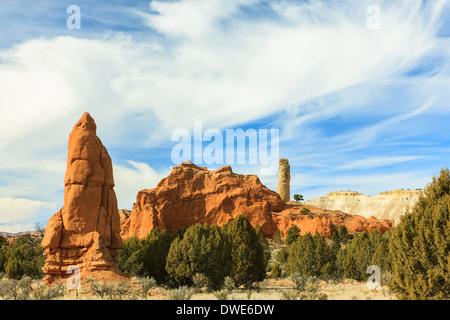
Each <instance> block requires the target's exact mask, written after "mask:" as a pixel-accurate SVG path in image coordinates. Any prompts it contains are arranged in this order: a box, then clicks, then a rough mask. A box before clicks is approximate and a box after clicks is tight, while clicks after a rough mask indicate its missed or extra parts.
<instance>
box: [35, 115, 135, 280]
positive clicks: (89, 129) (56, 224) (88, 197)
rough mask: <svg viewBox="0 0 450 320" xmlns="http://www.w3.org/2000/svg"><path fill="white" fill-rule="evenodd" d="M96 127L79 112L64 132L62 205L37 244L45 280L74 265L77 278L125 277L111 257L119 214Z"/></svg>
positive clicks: (116, 245) (119, 243)
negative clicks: (66, 144)
mask: <svg viewBox="0 0 450 320" xmlns="http://www.w3.org/2000/svg"><path fill="white" fill-rule="evenodd" d="M96 129H97V126H96V124H95V122H94V120H93V119H92V117H91V116H90V115H89V114H88V113H85V114H83V116H82V117H81V118H80V120H78V122H77V123H76V124H75V126H74V127H73V130H72V132H71V133H70V136H69V152H68V157H67V171H66V175H65V178H64V206H63V208H62V209H61V210H59V211H58V212H57V213H55V214H54V215H53V216H52V217H51V218H50V220H49V221H48V223H47V227H46V231H45V236H44V239H43V240H42V244H41V245H42V247H44V248H45V251H44V255H45V256H46V257H47V259H46V261H45V266H44V268H43V271H44V273H45V274H46V276H45V278H44V281H45V283H46V284H50V283H52V282H54V281H55V280H58V279H62V278H67V277H68V276H70V274H67V273H66V272H67V269H68V267H69V266H72V265H76V266H78V267H79V268H80V270H81V277H82V280H83V279H86V278H102V279H105V280H114V281H123V280H127V277H125V275H124V274H122V272H120V271H119V269H118V268H117V267H116V265H115V263H114V259H113V257H114V256H115V255H116V250H117V249H119V248H121V247H122V239H121V238H120V235H119V233H120V217H119V212H118V208H117V199H116V194H115V192H114V190H113V188H114V179H113V169H112V163H111V158H110V157H109V155H108V152H107V150H106V148H105V147H104V146H103V144H102V143H101V141H100V139H99V138H98V137H97V134H96Z"/></svg>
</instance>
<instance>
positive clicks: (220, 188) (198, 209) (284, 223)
mask: <svg viewBox="0 0 450 320" xmlns="http://www.w3.org/2000/svg"><path fill="white" fill-rule="evenodd" d="M290 203H292V202H290ZM303 207H307V208H309V209H310V211H311V217H310V215H309V214H301V213H300V212H301V209H302V208H303ZM239 214H244V215H245V216H246V217H247V218H248V219H249V221H250V222H251V223H252V225H258V226H260V228H261V231H262V233H263V234H264V235H265V236H266V237H272V236H273V234H274V233H275V232H276V231H277V230H280V231H282V232H283V233H284V234H285V235H286V234H287V230H288V229H289V228H290V227H291V226H292V225H294V224H295V225H297V226H298V227H299V228H300V230H301V232H302V234H304V233H307V232H310V233H311V234H315V233H316V231H317V232H319V233H320V234H321V235H323V236H324V237H326V238H330V237H331V235H332V234H333V232H334V231H336V230H337V228H338V226H339V225H341V224H344V225H345V226H346V227H347V229H348V231H349V232H350V233H354V232H362V231H370V230H378V231H380V232H382V233H383V232H385V231H386V230H388V229H389V228H391V227H392V226H393V223H392V222H391V221H388V220H377V219H375V218H371V219H365V218H363V217H361V216H355V215H348V214H345V213H343V212H339V211H327V210H322V209H318V208H314V207H311V206H300V205H298V204H296V203H294V204H289V203H288V204H285V203H284V202H283V200H282V199H281V197H280V196H279V195H278V194H277V193H276V192H274V191H271V190H269V189H268V188H267V187H266V186H264V185H263V184H262V183H261V182H260V180H259V178H258V177H257V176H255V175H240V174H235V173H233V172H232V170H231V168H230V167H228V166H226V167H222V168H221V169H219V170H216V171H209V170H208V169H207V168H204V167H198V166H196V165H194V164H190V163H183V164H181V165H180V166H176V167H173V170H172V172H171V173H170V174H169V176H167V177H166V178H164V179H163V180H161V182H160V183H159V184H158V185H157V187H156V188H154V189H151V190H142V191H139V192H138V194H137V197H136V202H135V203H134V205H133V209H132V212H131V214H129V216H128V215H127V214H124V215H122V220H121V229H122V232H121V236H122V238H123V239H127V238H129V237H132V236H137V237H138V238H141V239H142V238H145V237H146V236H147V234H148V233H149V232H150V230H151V229H153V228H155V227H159V228H160V229H166V230H168V231H169V232H174V231H176V230H178V229H180V228H183V227H189V226H191V225H194V224H195V223H198V222H199V223H208V224H218V225H223V224H226V223H229V222H231V221H233V220H234V218H235V217H236V216H237V215H239Z"/></svg>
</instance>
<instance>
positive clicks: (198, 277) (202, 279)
mask: <svg viewBox="0 0 450 320" xmlns="http://www.w3.org/2000/svg"><path fill="white" fill-rule="evenodd" d="M192 282H193V283H194V287H195V289H196V290H197V291H198V292H200V291H202V290H203V289H205V288H208V286H209V281H208V278H207V277H206V276H205V275H204V274H202V273H196V274H194V276H193V277H192Z"/></svg>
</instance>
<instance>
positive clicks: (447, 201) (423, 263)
mask: <svg viewBox="0 0 450 320" xmlns="http://www.w3.org/2000/svg"><path fill="white" fill-rule="evenodd" d="M389 249H390V254H391V265H392V271H391V273H392V281H391V282H390V287H391V289H392V290H393V291H394V292H395V293H396V295H397V297H398V298H400V299H449V298H450V172H449V169H448V168H444V169H442V170H441V172H440V175H439V176H435V177H433V180H432V182H431V183H430V184H428V185H427V187H426V188H425V190H424V193H423V194H422V195H421V196H420V197H419V200H418V202H417V203H416V205H415V206H414V208H413V209H412V210H411V211H410V212H408V213H406V214H405V215H403V216H402V217H401V220H400V223H399V225H398V226H396V227H395V228H394V229H393V230H392V236H391V240H390V243H389Z"/></svg>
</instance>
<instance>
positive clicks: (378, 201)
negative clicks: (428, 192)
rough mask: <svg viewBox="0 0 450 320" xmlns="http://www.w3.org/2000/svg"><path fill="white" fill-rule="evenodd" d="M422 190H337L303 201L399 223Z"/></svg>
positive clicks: (328, 208) (320, 206) (312, 204)
mask: <svg viewBox="0 0 450 320" xmlns="http://www.w3.org/2000/svg"><path fill="white" fill-rule="evenodd" d="M422 192H423V191H422V190H395V191H387V192H382V193H380V194H378V195H376V196H373V197H371V196H367V195H364V194H362V193H359V192H356V191H335V192H330V193H329V194H327V195H326V196H325V197H320V198H315V199H311V200H306V201H303V202H302V203H304V204H306V205H310V206H314V207H318V208H321V209H325V210H339V211H343V212H345V213H349V214H357V215H360V216H363V217H365V218H370V217H371V216H374V217H375V218H377V219H389V220H391V219H392V220H394V223H395V225H397V224H398V223H399V222H400V216H401V215H402V214H404V213H405V212H406V211H408V210H409V209H412V208H413V206H414V205H415V204H416V202H417V201H418V200H419V195H420V194H421V193H422Z"/></svg>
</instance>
